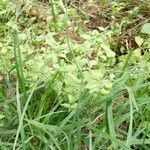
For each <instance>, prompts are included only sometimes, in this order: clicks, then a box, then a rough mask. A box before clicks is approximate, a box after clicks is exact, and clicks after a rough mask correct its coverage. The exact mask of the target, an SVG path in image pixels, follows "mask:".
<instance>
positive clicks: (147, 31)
mask: <svg viewBox="0 0 150 150" xmlns="http://www.w3.org/2000/svg"><path fill="white" fill-rule="evenodd" d="M141 33H145V34H150V23H145V24H144V25H143V27H142V30H141Z"/></svg>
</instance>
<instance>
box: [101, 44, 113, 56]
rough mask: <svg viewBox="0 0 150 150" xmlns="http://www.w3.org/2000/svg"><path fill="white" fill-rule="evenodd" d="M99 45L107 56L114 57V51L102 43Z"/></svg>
mask: <svg viewBox="0 0 150 150" xmlns="http://www.w3.org/2000/svg"><path fill="white" fill-rule="evenodd" d="M101 47H102V48H103V49H104V51H105V53H106V55H107V57H114V56H115V53H114V52H113V51H112V50H111V49H110V48H109V46H107V45H104V44H102V45H101Z"/></svg>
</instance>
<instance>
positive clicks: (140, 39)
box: [135, 36, 144, 47]
mask: <svg viewBox="0 0 150 150" xmlns="http://www.w3.org/2000/svg"><path fill="white" fill-rule="evenodd" d="M135 42H136V43H137V44H138V46H139V47H140V46H141V45H142V44H143V42H144V39H143V38H141V37H140V36H136V37H135Z"/></svg>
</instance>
